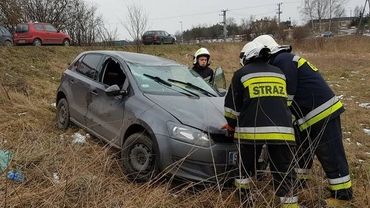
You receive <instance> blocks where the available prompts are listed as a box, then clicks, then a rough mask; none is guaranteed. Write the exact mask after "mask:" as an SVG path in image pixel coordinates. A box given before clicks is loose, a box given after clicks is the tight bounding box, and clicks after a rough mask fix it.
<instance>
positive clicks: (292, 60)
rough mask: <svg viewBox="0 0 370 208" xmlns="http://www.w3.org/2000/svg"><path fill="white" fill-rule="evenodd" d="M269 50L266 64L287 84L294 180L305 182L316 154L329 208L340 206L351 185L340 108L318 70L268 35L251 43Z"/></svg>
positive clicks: (339, 103)
mask: <svg viewBox="0 0 370 208" xmlns="http://www.w3.org/2000/svg"><path fill="white" fill-rule="evenodd" d="M253 42H258V43H260V44H263V45H265V46H267V47H268V48H270V50H271V53H272V56H271V58H270V61H269V63H270V64H272V65H274V66H277V67H279V68H280V69H281V70H282V71H283V72H284V74H285V76H286V80H287V91H288V99H289V101H290V102H289V105H290V108H291V110H292V113H293V115H294V116H295V118H296V121H295V124H296V127H297V128H296V129H297V143H298V155H297V158H299V160H298V166H299V167H298V168H296V173H297V177H298V178H300V179H301V180H303V181H304V180H307V179H308V176H309V175H308V171H309V170H310V168H311V167H312V163H313V157H314V155H315V154H316V156H317V158H318V159H319V161H320V163H321V165H322V168H323V169H324V171H325V173H326V176H327V177H328V182H329V189H330V191H331V197H330V198H328V199H326V202H327V205H328V206H330V207H331V206H340V205H341V204H345V203H347V201H348V200H350V199H352V182H351V178H350V174H349V168H348V163H347V159H346V155H345V151H344V147H343V143H342V130H341V122H340V114H341V113H342V112H344V108H343V104H342V103H341V102H340V100H339V98H338V97H336V96H335V95H334V92H333V91H332V90H331V89H330V87H329V86H328V84H327V83H326V82H325V80H324V79H323V77H322V76H321V75H320V73H319V72H318V68H316V67H315V66H314V65H312V64H311V63H310V62H308V61H307V60H306V59H304V58H302V57H299V56H297V55H295V54H293V53H291V47H290V46H281V45H279V44H277V43H276V41H275V40H274V39H273V38H272V37H271V36H268V35H261V36H259V37H257V38H255V39H254V40H253Z"/></svg>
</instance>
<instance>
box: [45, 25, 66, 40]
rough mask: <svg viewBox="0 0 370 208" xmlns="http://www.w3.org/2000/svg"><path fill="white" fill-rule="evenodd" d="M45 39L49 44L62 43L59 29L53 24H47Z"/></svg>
mask: <svg viewBox="0 0 370 208" xmlns="http://www.w3.org/2000/svg"><path fill="white" fill-rule="evenodd" d="M44 27H45V39H46V40H47V43H48V44H61V43H62V40H61V37H60V34H59V33H58V30H57V29H55V27H54V26H53V25H51V24H45V25H44Z"/></svg>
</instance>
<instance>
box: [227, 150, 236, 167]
mask: <svg viewBox="0 0 370 208" xmlns="http://www.w3.org/2000/svg"><path fill="white" fill-rule="evenodd" d="M237 161H238V152H229V160H228V164H229V165H236V164H237Z"/></svg>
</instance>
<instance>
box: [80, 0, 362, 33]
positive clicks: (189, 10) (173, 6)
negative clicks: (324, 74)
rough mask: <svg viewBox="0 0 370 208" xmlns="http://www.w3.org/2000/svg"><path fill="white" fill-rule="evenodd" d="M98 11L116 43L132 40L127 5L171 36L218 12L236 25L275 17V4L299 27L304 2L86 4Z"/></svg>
mask: <svg viewBox="0 0 370 208" xmlns="http://www.w3.org/2000/svg"><path fill="white" fill-rule="evenodd" d="M85 1H86V2H88V3H90V4H93V5H94V6H96V7H97V8H98V13H99V14H100V15H102V16H103V18H104V21H105V23H106V25H107V26H108V28H110V29H114V28H117V30H118V36H119V37H118V38H119V39H131V38H130V36H129V35H128V33H127V32H126V31H125V28H124V27H123V25H122V22H125V21H126V17H127V15H126V13H127V9H126V6H127V5H131V4H133V2H134V3H135V4H139V5H141V6H142V7H143V9H144V10H145V12H146V13H147V15H148V18H149V20H148V29H153V30H154V29H155V30H166V31H167V32H169V33H171V34H175V33H176V32H179V31H181V23H180V22H182V29H183V30H187V29H191V28H192V27H194V26H198V25H213V24H216V23H219V22H221V21H222V16H220V14H221V10H223V9H227V10H229V11H228V12H227V17H228V18H229V17H233V18H234V19H235V20H236V22H237V23H238V24H239V23H240V21H241V19H242V18H249V17H250V16H251V15H253V16H255V17H256V18H262V17H274V16H276V12H277V8H278V6H277V4H278V3H279V2H282V3H283V4H282V5H281V10H282V12H283V13H282V15H281V21H286V20H289V18H291V20H292V22H293V23H295V24H302V23H303V22H304V17H303V16H302V14H301V12H300V11H301V8H302V2H303V0H264V1H261V0H135V1H133V0H85ZM364 3H365V0H347V3H346V5H345V8H346V13H347V15H348V16H349V15H350V12H351V11H353V10H354V8H355V7H356V6H362V5H363V4H364Z"/></svg>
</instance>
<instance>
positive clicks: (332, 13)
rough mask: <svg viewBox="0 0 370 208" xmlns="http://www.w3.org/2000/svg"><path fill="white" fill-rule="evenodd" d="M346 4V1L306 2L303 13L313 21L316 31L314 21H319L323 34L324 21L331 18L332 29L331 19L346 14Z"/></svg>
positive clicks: (319, 0)
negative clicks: (322, 23) (322, 25)
mask: <svg viewBox="0 0 370 208" xmlns="http://www.w3.org/2000/svg"><path fill="white" fill-rule="evenodd" d="M345 3H346V0H304V2H303V9H302V12H303V14H304V15H305V16H306V17H307V18H308V19H309V20H310V21H311V27H312V29H314V20H315V19H317V20H318V22H319V31H320V32H321V30H322V28H321V21H322V19H325V18H329V29H330V26H331V19H332V18H333V17H341V16H343V15H344V14H345V9H344V4H345Z"/></svg>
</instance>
